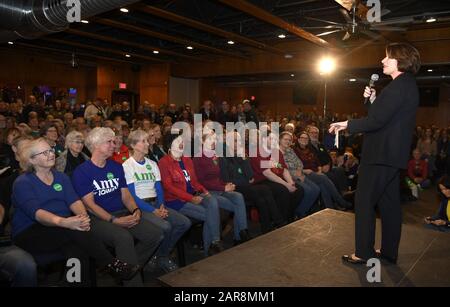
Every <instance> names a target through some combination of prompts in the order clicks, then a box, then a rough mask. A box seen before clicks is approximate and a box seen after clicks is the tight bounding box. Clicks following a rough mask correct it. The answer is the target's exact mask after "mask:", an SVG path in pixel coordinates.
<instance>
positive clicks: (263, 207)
mask: <svg viewBox="0 0 450 307" xmlns="http://www.w3.org/2000/svg"><path fill="white" fill-rule="evenodd" d="M236 191H237V192H239V193H241V194H242V195H243V196H244V199H245V200H246V202H247V201H249V202H252V203H253V204H254V205H255V206H256V208H258V212H259V222H260V224H261V231H262V232H263V233H266V232H269V231H270V230H271V229H272V223H273V224H274V225H275V226H276V225H281V224H282V223H283V218H282V216H281V213H280V211H279V210H278V207H277V203H276V202H275V199H274V198H273V195H272V191H271V189H270V188H269V187H268V186H266V185H263V184H251V185H239V186H236Z"/></svg>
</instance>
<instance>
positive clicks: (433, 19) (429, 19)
mask: <svg viewBox="0 0 450 307" xmlns="http://www.w3.org/2000/svg"><path fill="white" fill-rule="evenodd" d="M435 21H436V18H434V17H430V18H428V19H427V22H435Z"/></svg>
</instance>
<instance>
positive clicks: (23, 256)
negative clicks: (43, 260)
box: [0, 246, 37, 287]
mask: <svg viewBox="0 0 450 307" xmlns="http://www.w3.org/2000/svg"><path fill="white" fill-rule="evenodd" d="M0 275H5V276H6V278H7V279H8V280H10V281H11V286H12V287H36V286H37V274H36V263H35V262H34V259H33V257H32V256H31V255H30V254H28V253H27V252H25V251H24V250H22V249H20V248H18V247H16V246H5V247H0Z"/></svg>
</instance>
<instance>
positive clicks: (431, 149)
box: [417, 128, 437, 178]
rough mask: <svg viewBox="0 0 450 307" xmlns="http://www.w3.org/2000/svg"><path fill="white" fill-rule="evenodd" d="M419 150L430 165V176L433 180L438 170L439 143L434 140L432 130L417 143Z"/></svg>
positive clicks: (427, 131)
mask: <svg viewBox="0 0 450 307" xmlns="http://www.w3.org/2000/svg"><path fill="white" fill-rule="evenodd" d="M417 149H419V151H420V152H421V153H422V158H423V159H425V161H426V162H427V164H428V176H429V177H430V178H433V175H434V172H435V170H436V167H435V162H436V154H437V143H436V140H435V139H434V138H433V131H432V130H431V128H427V129H426V130H425V134H424V135H423V136H422V137H421V138H420V139H419V141H418V142H417Z"/></svg>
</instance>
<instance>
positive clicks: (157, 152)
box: [147, 125, 166, 163]
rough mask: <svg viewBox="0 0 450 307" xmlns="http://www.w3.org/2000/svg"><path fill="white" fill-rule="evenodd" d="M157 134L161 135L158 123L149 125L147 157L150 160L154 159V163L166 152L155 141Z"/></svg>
mask: <svg viewBox="0 0 450 307" xmlns="http://www.w3.org/2000/svg"><path fill="white" fill-rule="evenodd" d="M157 135H159V137H161V128H160V127H159V125H152V126H150V129H149V130H148V143H149V148H148V155H147V157H148V158H149V159H150V160H152V161H155V162H156V163H158V162H159V160H161V158H162V157H164V156H165V155H166V153H165V152H164V151H163V150H162V149H161V147H160V146H158V144H157V143H156V137H157Z"/></svg>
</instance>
